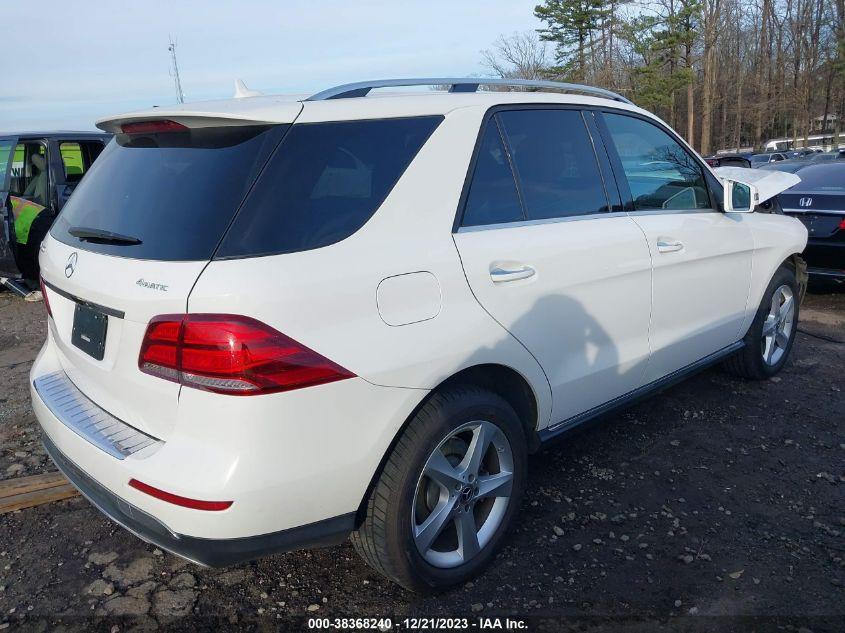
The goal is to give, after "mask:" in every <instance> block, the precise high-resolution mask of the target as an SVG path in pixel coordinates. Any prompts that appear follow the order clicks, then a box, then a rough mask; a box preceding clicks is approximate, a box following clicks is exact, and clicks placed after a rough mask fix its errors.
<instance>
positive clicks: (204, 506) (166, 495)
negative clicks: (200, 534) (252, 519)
mask: <svg viewBox="0 0 845 633" xmlns="http://www.w3.org/2000/svg"><path fill="white" fill-rule="evenodd" d="M129 485H130V486H131V487H133V488H135V490H140V491H141V492H144V493H146V494H148V495H150V496H151V497H155V498H156V499H161V500H162V501H167V503H172V504H173V505H177V506H182V507H183V508H191V509H192V510H208V511H210V512H216V511H219V510H225V509H227V508H229V507H230V506H231V505H232V503H234V502H232V501H201V500H199V499H189V498H188V497H180V496H179V495H174V494H173V493H172V492H166V491H164V490H159V489H158V488H154V487H153V486H151V485H149V484H145V483H144V482H143V481H138V480H137V479H130V480H129Z"/></svg>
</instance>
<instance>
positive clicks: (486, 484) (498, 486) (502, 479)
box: [476, 472, 513, 499]
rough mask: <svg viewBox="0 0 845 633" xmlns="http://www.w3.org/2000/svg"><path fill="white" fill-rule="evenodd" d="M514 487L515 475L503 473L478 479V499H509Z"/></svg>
mask: <svg viewBox="0 0 845 633" xmlns="http://www.w3.org/2000/svg"><path fill="white" fill-rule="evenodd" d="M512 487H513V473H509V472H501V473H496V474H495V475H485V476H483V477H479V478H478V494H476V498H477V499H481V498H484V497H509V496H510V494H511V488H512Z"/></svg>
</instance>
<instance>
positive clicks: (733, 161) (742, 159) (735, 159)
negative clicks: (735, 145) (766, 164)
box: [704, 153, 751, 167]
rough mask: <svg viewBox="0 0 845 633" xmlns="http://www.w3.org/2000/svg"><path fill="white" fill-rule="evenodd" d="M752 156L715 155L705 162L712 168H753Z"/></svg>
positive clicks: (741, 154) (707, 158)
mask: <svg viewBox="0 0 845 633" xmlns="http://www.w3.org/2000/svg"><path fill="white" fill-rule="evenodd" d="M750 156H751V154H750V153H748V154H743V153H740V154H715V155H713V156H708V157H706V158H705V159H704V160H705V162H706V163H707V164H708V165H710V166H711V167H751V160H750V158H749V157H750Z"/></svg>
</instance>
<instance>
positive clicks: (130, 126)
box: [120, 119, 188, 134]
mask: <svg viewBox="0 0 845 633" xmlns="http://www.w3.org/2000/svg"><path fill="white" fill-rule="evenodd" d="M187 129H188V128H187V127H185V126H184V125H182V124H181V123H177V122H176V121H169V120H167V119H164V120H161V121H137V122H135V123H124V124H123V125H121V126H120V131H121V132H123V133H124V134H160V133H162V132H184V131H185V130H187Z"/></svg>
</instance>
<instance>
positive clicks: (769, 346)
mask: <svg viewBox="0 0 845 633" xmlns="http://www.w3.org/2000/svg"><path fill="white" fill-rule="evenodd" d="M776 349H777V345H775V337H774V336H767V337H766V349H765V350H764V351H763V358H764V359H765V361H766V362H767V363H768V364H769V365H771V364H772V357H773V356H774V355H775V350H776Z"/></svg>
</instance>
